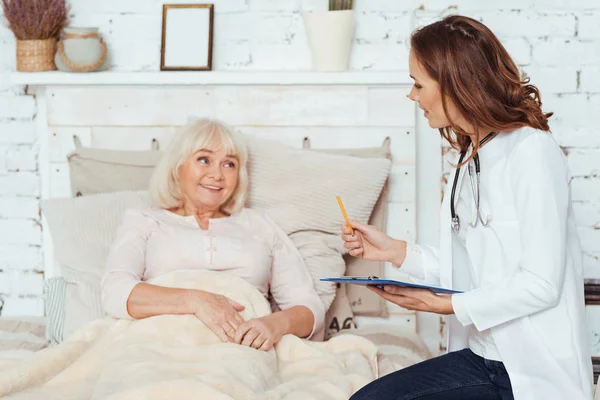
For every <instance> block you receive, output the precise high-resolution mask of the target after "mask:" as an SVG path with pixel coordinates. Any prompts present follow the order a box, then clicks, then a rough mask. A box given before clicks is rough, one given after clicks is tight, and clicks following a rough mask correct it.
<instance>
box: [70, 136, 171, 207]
mask: <svg viewBox="0 0 600 400" xmlns="http://www.w3.org/2000/svg"><path fill="white" fill-rule="evenodd" d="M162 154H163V153H162V152H159V151H122V150H119V151H115V150H106V149H92V148H83V147H80V148H77V149H76V150H75V152H73V153H71V154H69V156H68V161H69V171H70V178H71V192H72V194H73V196H82V195H86V194H93V193H105V192H118V191H125V190H147V189H148V183H149V182H150V176H151V175H152V171H154V167H155V166H156V164H158V161H159V160H160V158H161V157H162Z"/></svg>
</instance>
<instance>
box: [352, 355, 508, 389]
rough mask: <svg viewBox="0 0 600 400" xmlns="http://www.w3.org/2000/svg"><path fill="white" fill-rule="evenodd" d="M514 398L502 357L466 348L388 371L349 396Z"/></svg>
mask: <svg viewBox="0 0 600 400" xmlns="http://www.w3.org/2000/svg"><path fill="white" fill-rule="evenodd" d="M412 399H419V400H446V399H461V400H462V399H464V400H475V399H482V400H483V399H498V400H500V399H501V400H508V399H510V400H513V399H514V397H513V394H512V389H511V386H510V379H509V377H508V374H507V372H506V369H505V368H504V364H502V363H501V362H499V361H492V360H486V359H485V358H482V357H479V356H478V355H476V354H475V353H473V352H472V351H471V350H470V349H464V350H460V351H455V352H452V353H448V354H445V355H443V356H440V357H436V358H432V359H430V360H427V361H423V362H421V363H419V364H415V365H413V366H411V367H408V368H404V369H402V370H400V371H397V372H394V373H391V374H389V375H386V376H384V377H382V378H380V379H377V380H376V381H374V382H371V383H370V384H368V385H367V386H365V387H363V388H362V389H361V390H359V391H358V392H356V393H355V394H354V396H352V397H351V398H350V400H412Z"/></svg>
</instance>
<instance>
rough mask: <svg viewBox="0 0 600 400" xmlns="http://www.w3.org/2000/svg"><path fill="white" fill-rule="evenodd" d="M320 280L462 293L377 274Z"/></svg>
mask: <svg viewBox="0 0 600 400" xmlns="http://www.w3.org/2000/svg"><path fill="white" fill-rule="evenodd" d="M319 280H320V281H323V282H336V283H347V284H351V285H361V286H378V287H382V286H385V285H393V286H400V287H414V288H419V289H428V290H431V291H432V292H433V293H437V294H453V293H462V292H460V291H458V290H452V289H445V288H441V287H437V286H428V285H419V284H417V283H410V282H403V281H396V280H393V279H379V278H378V277H376V276H343V277H339V278H320V279H319Z"/></svg>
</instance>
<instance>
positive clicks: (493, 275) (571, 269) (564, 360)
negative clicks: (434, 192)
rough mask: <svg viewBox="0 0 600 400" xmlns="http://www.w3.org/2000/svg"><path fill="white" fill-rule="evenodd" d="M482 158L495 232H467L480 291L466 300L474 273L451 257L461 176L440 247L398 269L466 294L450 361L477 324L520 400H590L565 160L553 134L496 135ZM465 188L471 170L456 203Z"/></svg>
mask: <svg viewBox="0 0 600 400" xmlns="http://www.w3.org/2000/svg"><path fill="white" fill-rule="evenodd" d="M479 157H480V162H481V210H482V213H483V214H484V218H485V217H487V216H489V217H490V218H491V222H490V225H489V227H482V226H481V225H479V226H478V227H477V228H475V229H472V228H468V231H467V232H466V248H467V253H468V256H469V258H470V262H471V263H472V265H473V267H474V268H475V269H477V271H478V275H481V283H480V285H479V287H478V288H477V289H475V290H469V289H470V285H471V282H470V280H471V274H470V270H469V264H468V262H462V261H460V260H457V257H456V254H454V255H453V246H455V245H457V242H456V241H457V238H455V237H454V235H453V234H452V232H451V226H450V222H451V216H450V191H451V189H452V181H453V178H454V174H451V176H450V179H449V182H448V186H447V187H446V190H445V198H444V201H443V204H442V212H441V218H440V219H441V221H440V223H441V231H440V247H439V248H432V247H427V246H409V248H408V254H407V258H406V261H405V263H404V264H403V265H402V268H401V269H402V270H404V271H406V272H408V273H409V274H411V275H412V276H413V277H414V278H416V279H417V280H418V281H421V282H423V283H427V284H431V285H440V286H443V287H448V288H452V289H456V290H461V291H466V292H465V293H463V294H459V295H454V296H453V306H454V308H455V310H456V313H457V315H459V317H460V320H461V321H463V323H466V326H463V324H461V323H460V322H459V319H457V317H456V315H452V316H451V317H450V322H449V325H448V329H449V332H448V340H449V341H448V351H455V350H460V349H463V348H466V347H468V343H467V339H468V330H469V327H470V324H471V323H472V324H474V325H475V327H476V328H477V329H478V330H480V331H482V330H485V329H488V328H490V329H491V332H492V337H493V339H494V342H495V344H496V347H497V349H498V352H499V353H500V355H501V358H502V360H503V362H504V365H505V367H506V370H507V371H508V374H509V376H510V380H511V384H512V388H513V393H514V396H515V399H516V400H526V399H527V400H529V399H536V400H537V399H544V400H551V399H556V400H576V399H591V398H592V365H591V358H590V352H589V344H588V335H587V330H586V322H585V309H584V295H583V271H582V260H581V249H580V244H579V239H578V235H577V229H576V226H575V222H574V218H573V212H572V208H571V201H570V190H569V177H568V171H567V166H566V160H565V157H564V155H563V153H562V151H561V149H560V148H559V146H558V145H557V144H556V142H555V141H554V139H553V138H552V136H551V135H550V134H548V133H545V132H541V131H537V130H535V129H532V128H521V129H518V130H516V131H513V132H510V133H502V134H500V135H498V136H497V137H495V138H494V139H493V140H492V141H491V142H489V143H488V144H486V145H485V146H484V147H483V148H482V149H481V150H480V153H479ZM465 175H466V178H465ZM461 183H462V184H470V183H469V177H468V173H467V168H466V167H463V168H461V175H460V178H459V188H458V190H457V196H458V192H459V190H460V184H461ZM473 218H474V217H473ZM468 222H469V221H461V227H462V228H463V229H464V227H465V226H466V224H467V223H468ZM453 256H454V262H453ZM467 261H468V260H467Z"/></svg>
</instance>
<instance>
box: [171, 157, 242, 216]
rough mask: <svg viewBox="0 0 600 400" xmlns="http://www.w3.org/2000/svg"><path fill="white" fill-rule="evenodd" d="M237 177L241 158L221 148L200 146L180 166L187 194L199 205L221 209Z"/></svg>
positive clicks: (185, 196)
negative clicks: (208, 148)
mask: <svg viewBox="0 0 600 400" xmlns="http://www.w3.org/2000/svg"><path fill="white" fill-rule="evenodd" d="M237 181H238V159H237V157H236V156H234V155H231V154H227V153H226V151H225V150H224V149H223V148H222V147H221V149H219V150H216V151H213V150H200V151H198V152H196V153H194V154H192V155H190V156H189V157H188V158H186V159H185V161H184V162H183V164H182V165H181V166H180V167H179V187H180V188H181V192H182V194H183V196H184V198H185V199H186V200H187V201H191V202H192V203H193V204H195V205H196V206H198V207H204V208H207V209H209V210H218V209H219V207H221V206H222V205H223V204H224V203H225V202H226V201H227V200H228V199H229V198H230V197H231V195H232V193H233V192H234V190H235V188H236V186H237Z"/></svg>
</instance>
